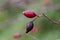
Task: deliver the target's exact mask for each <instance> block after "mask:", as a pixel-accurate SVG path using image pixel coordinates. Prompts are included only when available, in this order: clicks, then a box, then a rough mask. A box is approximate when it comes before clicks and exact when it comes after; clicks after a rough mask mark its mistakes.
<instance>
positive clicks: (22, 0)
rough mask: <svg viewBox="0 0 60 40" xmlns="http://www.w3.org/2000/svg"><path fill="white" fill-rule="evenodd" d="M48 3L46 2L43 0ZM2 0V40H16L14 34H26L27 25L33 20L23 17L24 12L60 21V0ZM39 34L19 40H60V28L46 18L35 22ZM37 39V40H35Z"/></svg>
mask: <svg viewBox="0 0 60 40" xmlns="http://www.w3.org/2000/svg"><path fill="white" fill-rule="evenodd" d="M43 1H46V0H43ZM43 1H42V0H0V40H16V39H14V38H13V34H15V33H19V32H20V33H21V34H24V32H25V26H26V23H27V22H29V21H31V19H29V18H26V17H25V16H24V15H23V13H22V12H23V11H24V10H33V11H35V12H36V13H37V14H38V15H40V14H41V13H45V14H46V15H47V16H48V17H50V18H52V19H53V20H55V21H57V20H59V19H60V0H48V2H47V4H43ZM34 24H35V26H36V27H38V28H39V32H38V33H35V34H33V33H28V34H29V35H32V36H29V35H23V36H22V37H21V38H19V39H18V40H60V26H59V25H56V24H52V23H51V22H49V21H48V20H47V19H46V18H45V17H42V18H38V19H37V20H36V21H34ZM34 37H35V38H37V39H34Z"/></svg>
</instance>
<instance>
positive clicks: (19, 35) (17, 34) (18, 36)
mask: <svg viewBox="0 0 60 40" xmlns="http://www.w3.org/2000/svg"><path fill="white" fill-rule="evenodd" d="M13 37H14V38H15V39H17V38H20V37H21V34H19V33H16V34H14V35H13Z"/></svg>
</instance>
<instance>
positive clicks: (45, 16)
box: [38, 13, 58, 24]
mask: <svg viewBox="0 0 60 40" xmlns="http://www.w3.org/2000/svg"><path fill="white" fill-rule="evenodd" d="M42 16H44V17H45V18H47V19H48V20H49V21H50V22H52V23H54V24H58V23H57V22H56V21H54V20H52V19H51V18H49V17H48V16H47V15H45V14H44V13H42ZM38 17H40V16H38Z"/></svg>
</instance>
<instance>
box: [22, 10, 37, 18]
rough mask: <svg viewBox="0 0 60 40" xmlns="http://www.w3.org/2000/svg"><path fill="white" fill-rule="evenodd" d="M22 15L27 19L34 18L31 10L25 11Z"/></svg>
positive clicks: (34, 14)
mask: <svg viewBox="0 0 60 40" xmlns="http://www.w3.org/2000/svg"><path fill="white" fill-rule="evenodd" d="M23 13H24V16H26V17H28V18H34V17H35V16H36V13H35V12H33V11H32V10H26V11H24V12H23Z"/></svg>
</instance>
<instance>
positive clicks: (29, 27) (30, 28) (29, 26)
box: [26, 21, 34, 33]
mask: <svg viewBox="0 0 60 40" xmlns="http://www.w3.org/2000/svg"><path fill="white" fill-rule="evenodd" d="M33 26H34V24H33V22H32V21H31V22H29V23H28V24H27V27H26V33H28V32H30V31H31V30H32V29H33Z"/></svg>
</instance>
